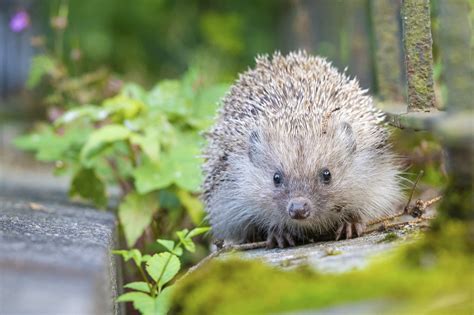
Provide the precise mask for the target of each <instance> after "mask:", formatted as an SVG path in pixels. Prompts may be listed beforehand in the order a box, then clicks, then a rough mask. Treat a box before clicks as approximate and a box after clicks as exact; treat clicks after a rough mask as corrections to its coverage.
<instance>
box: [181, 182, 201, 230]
mask: <svg viewBox="0 0 474 315" xmlns="http://www.w3.org/2000/svg"><path fill="white" fill-rule="evenodd" d="M176 195H177V196H178V198H179V200H180V202H181V203H182V204H183V206H184V207H185V208H186V211H187V212H188V214H189V216H190V217H191V220H192V221H193V223H194V224H199V223H201V221H202V219H203V217H204V206H203V204H202V202H201V201H200V200H199V198H197V197H195V196H193V195H191V194H190V193H189V192H187V191H185V190H182V189H180V190H178V191H177V192H176Z"/></svg>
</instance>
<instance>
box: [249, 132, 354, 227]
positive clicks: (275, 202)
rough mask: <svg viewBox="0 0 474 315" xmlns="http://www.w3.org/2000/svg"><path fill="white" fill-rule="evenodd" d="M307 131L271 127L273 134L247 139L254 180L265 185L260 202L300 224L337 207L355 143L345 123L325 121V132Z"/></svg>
mask: <svg viewBox="0 0 474 315" xmlns="http://www.w3.org/2000/svg"><path fill="white" fill-rule="evenodd" d="M309 133H310V134H308V131H307V130H306V131H305V134H299V133H294V134H293V135H290V134H289V132H288V131H286V132H285V131H282V132H280V131H279V130H275V129H273V130H272V132H271V134H268V133H262V132H252V133H251V135H250V139H249V141H250V142H249V143H250V144H249V159H250V161H251V162H252V164H253V165H254V166H255V167H256V169H255V170H254V172H253V174H254V175H253V176H254V177H255V178H254V180H256V181H259V182H260V185H261V186H263V187H265V188H264V192H263V193H262V192H261V191H260V192H259V194H260V196H261V197H260V198H261V201H260V202H261V203H263V204H264V206H262V207H263V208H269V207H271V208H273V209H276V211H277V214H278V216H279V217H280V218H283V219H285V221H287V222H293V223H295V224H302V225H305V224H310V222H311V221H312V219H322V218H323V217H324V216H325V215H327V214H328V213H333V212H337V211H340V210H341V207H342V205H343V204H344V199H345V198H344V191H345V190H349V191H350V187H345V186H348V185H351V183H350V181H348V180H345V179H346V178H347V177H350V176H351V175H350V174H347V172H348V170H349V169H350V167H348V166H350V163H351V161H352V158H353V155H354V151H355V147H356V146H355V139H354V136H353V133H352V129H351V127H350V126H349V125H348V124H347V123H340V124H337V125H336V126H329V127H328V131H327V132H326V133H324V134H322V133H319V134H318V133H316V132H314V133H313V132H309ZM257 177H258V178H257Z"/></svg>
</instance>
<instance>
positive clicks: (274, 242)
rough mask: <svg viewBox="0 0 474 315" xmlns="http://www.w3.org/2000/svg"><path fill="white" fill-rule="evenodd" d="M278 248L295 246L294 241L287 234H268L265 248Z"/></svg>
mask: <svg viewBox="0 0 474 315" xmlns="http://www.w3.org/2000/svg"><path fill="white" fill-rule="evenodd" d="M276 246H278V247H280V248H285V247H293V246H296V243H295V240H294V239H293V236H291V234H290V233H287V232H276V231H275V232H270V233H269V234H268V237H267V248H275V247H276Z"/></svg>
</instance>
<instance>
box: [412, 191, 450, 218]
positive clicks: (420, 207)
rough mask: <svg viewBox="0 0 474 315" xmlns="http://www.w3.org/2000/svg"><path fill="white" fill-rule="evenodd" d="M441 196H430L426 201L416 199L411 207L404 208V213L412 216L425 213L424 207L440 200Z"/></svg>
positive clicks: (416, 216)
mask: <svg viewBox="0 0 474 315" xmlns="http://www.w3.org/2000/svg"><path fill="white" fill-rule="evenodd" d="M441 198H442V196H437V197H434V198H432V199H430V200H427V201H423V200H421V199H418V200H417V201H416V202H415V205H414V206H413V207H408V209H407V210H406V213H407V214H410V215H411V216H413V217H414V218H419V217H421V216H422V215H423V214H424V213H425V211H426V208H428V207H429V206H431V205H432V204H434V203H435V202H437V201H439V200H441Z"/></svg>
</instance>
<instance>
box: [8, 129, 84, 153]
mask: <svg viewBox="0 0 474 315" xmlns="http://www.w3.org/2000/svg"><path fill="white" fill-rule="evenodd" d="M89 133H90V129H89V128H87V127H84V128H77V127H76V128H68V129H65V130H63V134H58V133H56V132H55V131H54V129H53V128H52V127H51V126H42V129H41V130H40V131H38V132H36V133H32V134H29V135H25V136H21V137H18V138H16V139H15V140H14V144H15V146H16V147H18V148H20V149H22V150H28V151H36V159H38V160H40V161H57V160H63V159H66V158H68V156H69V155H70V154H72V156H73V157H75V156H76V155H77V153H76V150H77V148H80V147H81V146H82V145H83V143H84V142H85V141H86V140H87V137H88V135H89Z"/></svg>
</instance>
